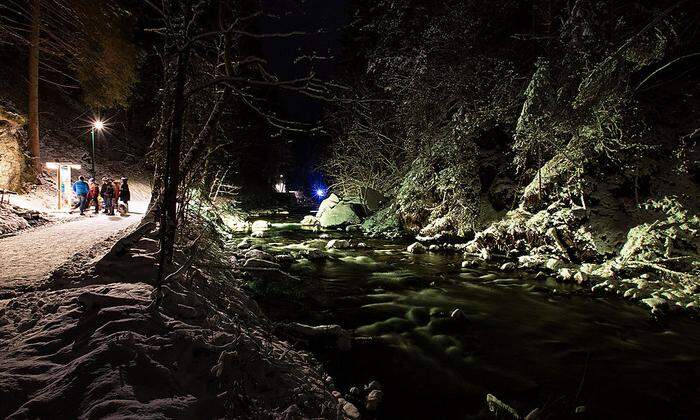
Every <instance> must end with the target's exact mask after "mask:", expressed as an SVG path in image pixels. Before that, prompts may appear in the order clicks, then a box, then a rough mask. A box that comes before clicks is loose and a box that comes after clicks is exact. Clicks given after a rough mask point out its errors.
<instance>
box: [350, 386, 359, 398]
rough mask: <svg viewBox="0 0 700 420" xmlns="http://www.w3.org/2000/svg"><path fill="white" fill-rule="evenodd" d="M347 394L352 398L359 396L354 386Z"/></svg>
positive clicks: (357, 389)
mask: <svg viewBox="0 0 700 420" xmlns="http://www.w3.org/2000/svg"><path fill="white" fill-rule="evenodd" d="M348 394H350V395H352V396H353V397H358V396H359V395H360V388H358V387H356V386H353V387H350V389H349V390H348Z"/></svg>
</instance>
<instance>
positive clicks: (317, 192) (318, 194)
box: [316, 188, 326, 197]
mask: <svg viewBox="0 0 700 420" xmlns="http://www.w3.org/2000/svg"><path fill="white" fill-rule="evenodd" d="M316 195H317V196H318V197H324V196H325V195H326V192H325V191H323V190H322V189H321V188H319V189H317V190H316Z"/></svg>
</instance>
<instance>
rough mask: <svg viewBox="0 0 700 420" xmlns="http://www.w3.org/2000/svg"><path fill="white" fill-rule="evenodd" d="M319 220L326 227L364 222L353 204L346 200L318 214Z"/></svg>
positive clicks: (338, 226)
mask: <svg viewBox="0 0 700 420" xmlns="http://www.w3.org/2000/svg"><path fill="white" fill-rule="evenodd" d="M319 211H320V210H319ZM318 220H319V222H320V223H321V226H323V227H324V228H340V227H343V226H347V225H359V224H360V223H361V222H362V220H360V216H359V215H358V213H357V212H356V211H355V209H354V207H353V205H352V204H348V203H344V202H340V203H337V204H336V205H335V206H333V207H332V208H328V209H326V210H324V211H323V213H321V215H320V216H318Z"/></svg>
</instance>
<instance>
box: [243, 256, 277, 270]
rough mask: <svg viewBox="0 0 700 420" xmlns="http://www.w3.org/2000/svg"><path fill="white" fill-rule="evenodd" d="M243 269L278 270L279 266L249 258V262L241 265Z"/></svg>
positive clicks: (274, 263)
mask: <svg viewBox="0 0 700 420" xmlns="http://www.w3.org/2000/svg"><path fill="white" fill-rule="evenodd" d="M243 267H245V268H270V269H279V268H280V265H279V264H277V263H276V262H272V261H267V260H261V259H258V258H251V259H249V260H246V262H245V264H243Z"/></svg>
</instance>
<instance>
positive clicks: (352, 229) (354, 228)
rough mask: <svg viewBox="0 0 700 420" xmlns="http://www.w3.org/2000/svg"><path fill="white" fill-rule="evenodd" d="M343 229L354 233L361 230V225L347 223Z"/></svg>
mask: <svg viewBox="0 0 700 420" xmlns="http://www.w3.org/2000/svg"><path fill="white" fill-rule="evenodd" d="M345 231H346V232H348V233H356V232H360V231H362V226H361V225H349V226H347V227H345Z"/></svg>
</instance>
